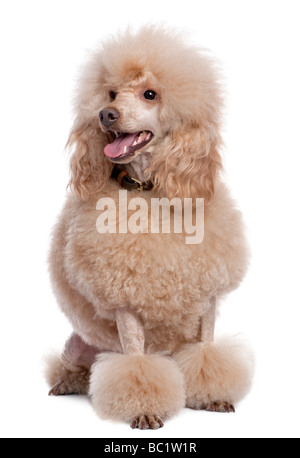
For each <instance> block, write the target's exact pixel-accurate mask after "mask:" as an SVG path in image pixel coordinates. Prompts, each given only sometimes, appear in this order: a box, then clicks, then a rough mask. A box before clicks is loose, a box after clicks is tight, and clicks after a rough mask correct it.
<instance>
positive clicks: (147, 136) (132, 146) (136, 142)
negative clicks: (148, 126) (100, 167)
mask: <svg viewBox="0 0 300 458" xmlns="http://www.w3.org/2000/svg"><path fill="white" fill-rule="evenodd" d="M112 135H114V137H115V140H114V141H113V142H112V143H109V144H108V145H106V147H105V148H104V154H105V155H106V156H107V157H109V159H110V160H111V161H113V162H118V161H119V160H121V159H125V158H128V157H130V156H134V154H135V152H136V151H137V150H139V149H141V148H144V146H146V145H147V144H148V143H149V142H150V141H151V140H152V138H153V133H152V132H150V131H149V130H143V131H142V132H136V133H134V134H129V133H124V132H122V133H120V132H117V133H115V132H112Z"/></svg>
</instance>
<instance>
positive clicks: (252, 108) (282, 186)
mask: <svg viewBox="0 0 300 458" xmlns="http://www.w3.org/2000/svg"><path fill="white" fill-rule="evenodd" d="M298 5H299V2H298V1H292V0H283V1H276V0H271V1H268V0H258V1H257V0H251V1H246V0H226V1H224V0H220V1H217V0H206V1H201V0H194V1H193V0H184V1H182V2H181V1H174V0H163V1H162V0H159V1H158V0H152V1H151V2H148V1H147V2H146V1H141V0H137V1H133V0H126V1H123V0H114V1H111V2H110V1H103V0H98V1H96V0H81V1H77V0H72V1H70V0H59V1H58V0H52V1H32V0H27V1H14V0H11V1H9V2H8V1H5V2H4V1H3V2H1V6H0V46H1V53H0V63H1V70H0V78H1V84H0V103H1V109H0V116H1V122H0V129H1V142H0V148H1V149H0V155H1V156H0V157H1V161H0V171H1V172H0V173H1V175H0V186H1V226H0V230H1V238H0V244H1V245H0V262H1V295H0V300H1V319H0V339H1V343H0V349H1V369H0V370H1V374H0V385H1V386H0V392H1V405H0V422H1V425H0V435H1V436H3V437H51V438H54V437H70V438H72V437H105V438H113V437H123V438H126V437H127V438H129V439H128V441H129V442H130V438H133V437H147V438H151V437H153V438H154V437H157V438H168V437H173V438H176V437H183V438H193V437H198V438H202V437H203V438H208V437H295V436H297V437H299V436H300V434H299V433H300V421H299V409H300V401H299V400H300V397H299V384H300V370H299V350H300V345H299V344H300V337H299V321H300V312H299V310H300V296H299V283H300V272H299V259H300V257H299V255H300V253H299V251H300V250H299V245H300V244H299V237H300V225H299V207H300V205H299V201H300V199H299V198H300V192H299V176H300V141H299V136H300V134H299V130H300V129H299V125H300V124H299V121H300V115H299V107H300V91H299V82H300V64H299V55H300V52H299V43H300V32H299V30H300V28H299V14H300V8H299V7H298ZM147 22H152V23H157V22H164V23H165V24H167V25H171V26H176V27H179V28H180V29H184V30H186V31H188V32H189V33H190V36H191V41H192V42H194V43H197V44H199V45H201V46H203V47H206V48H210V49H211V50H212V51H213V53H214V54H215V55H216V57H217V58H218V59H219V60H220V61H221V63H222V66H223V71H224V84H225V88H226V92H227V101H226V103H227V105H226V112H225V123H224V132H223V133H224V141H225V144H226V147H225V149H224V151H223V154H224V161H225V167H226V180H227V181H228V183H229V186H230V187H231V189H232V192H233V194H234V196H235V197H236V198H237V200H238V202H239V205H240V207H241V209H242V211H243V213H244V216H245V220H246V223H247V226H248V235H249V239H250V244H251V247H252V253H253V256H252V264H251V268H250V271H249V273H248V275H247V277H246V279H245V281H244V283H243V285H242V286H241V287H240V289H239V290H238V291H236V292H234V293H233V294H231V295H230V296H229V297H228V298H227V300H226V302H225V303H224V304H223V307H222V309H221V315H220V318H219V321H218V331H219V332H221V333H226V334H236V333H241V335H242V336H244V337H245V338H246V339H247V340H248V341H249V342H250V344H251V345H252V347H253V349H254V351H255V354H256V377H255V382H254V386H253V390H252V392H251V394H250V395H249V396H248V397H247V399H246V400H245V401H243V402H242V403H241V404H240V406H239V407H238V409H237V413H236V414H235V415H233V414H231V415H227V414H226V415H225V414H213V413H206V412H196V411H192V410H187V409H185V410H184V411H182V412H181V413H180V414H179V415H178V416H177V417H176V418H174V419H172V420H171V421H168V422H167V423H166V425H165V427H164V428H163V429H161V430H159V431H146V432H140V431H138V430H135V431H132V430H131V429H130V428H129V426H128V425H126V424H123V423H118V422H117V423H116V422H111V421H103V420H101V419H99V418H98V417H97V416H96V414H95V412H94V411H93V408H92V406H91V404H90V402H89V400H88V399H87V398H85V397H61V398H49V397H48V396H47V391H48V387H47V386H46V383H45V381H44V379H43V375H42V358H43V355H44V354H45V353H47V352H48V350H49V349H50V348H56V349H59V348H61V347H62V345H63V343H64V340H65V338H66V337H67V336H68V335H69V333H70V332H71V329H70V326H69V324H68V322H67V320H66V318H65V317H64V316H63V315H62V314H61V312H60V311H59V309H58V307H57V305H56V301H55V298H54V297H53V295H52V292H51V287H50V284H49V280H48V274H47V266H46V257H47V251H48V247H49V234H50V230H51V227H52V225H53V223H54V221H55V218H56V215H57V214H58V212H59V210H60V208H61V205H62V203H63V200H64V195H65V188H66V184H67V181H68V168H67V163H68V158H67V155H66V153H65V152H64V145H65V143H66V140H67V137H68V133H69V130H70V128H71V123H72V111H71V105H72V103H71V102H72V95H73V88H74V83H75V80H76V76H77V71H78V67H79V66H80V65H81V63H82V62H83V60H84V56H85V55H86V50H87V49H89V48H92V47H94V46H95V45H97V43H98V42H99V41H101V39H102V38H103V37H106V36H107V35H110V34H112V33H114V32H116V31H117V30H118V29H119V28H120V27H121V28H125V27H126V26H127V25H128V24H132V25H133V26H134V27H138V26H140V25H141V24H144V23H147Z"/></svg>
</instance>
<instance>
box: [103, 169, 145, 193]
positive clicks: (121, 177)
mask: <svg viewBox="0 0 300 458" xmlns="http://www.w3.org/2000/svg"><path fill="white" fill-rule="evenodd" d="M111 176H112V177H113V178H115V179H116V180H117V182H118V183H119V185H120V186H121V188H124V189H126V190H127V191H134V190H136V189H137V190H138V191H150V189H152V188H153V183H152V182H151V181H140V180H137V179H136V178H132V177H131V176H130V175H129V173H128V172H126V170H120V169H118V168H117V167H114V169H113V171H112V174H111Z"/></svg>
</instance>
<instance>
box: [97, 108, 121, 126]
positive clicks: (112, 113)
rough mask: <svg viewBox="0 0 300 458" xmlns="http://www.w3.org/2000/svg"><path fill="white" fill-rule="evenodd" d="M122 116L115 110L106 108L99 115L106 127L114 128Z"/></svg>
mask: <svg viewBox="0 0 300 458" xmlns="http://www.w3.org/2000/svg"><path fill="white" fill-rule="evenodd" d="M120 116H121V115H120V113H119V112H118V111H117V110H115V109H114V108H104V110H101V111H100V113H99V118H100V121H101V122H102V124H103V125H104V126H105V127H110V126H112V125H113V124H114V123H115V122H116V121H117V119H119V117H120Z"/></svg>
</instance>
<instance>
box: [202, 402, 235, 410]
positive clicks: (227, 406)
mask: <svg viewBox="0 0 300 458" xmlns="http://www.w3.org/2000/svg"><path fill="white" fill-rule="evenodd" d="M204 409H205V410H207V411H208V412H222V413H225V412H227V413H230V412H233V413H235V408H234V405H233V404H231V402H223V401H217V402H211V403H209V404H208V405H207V406H205V408H204Z"/></svg>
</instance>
